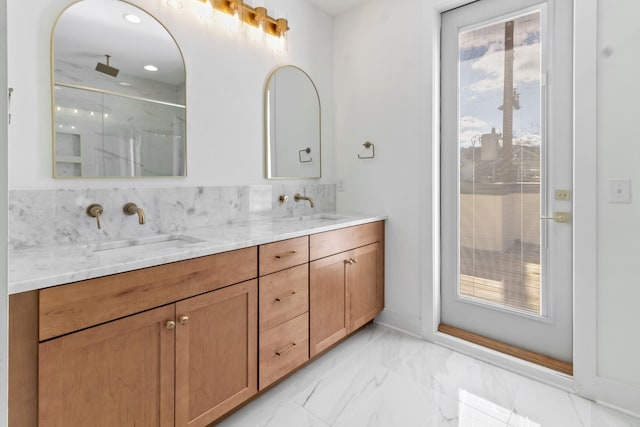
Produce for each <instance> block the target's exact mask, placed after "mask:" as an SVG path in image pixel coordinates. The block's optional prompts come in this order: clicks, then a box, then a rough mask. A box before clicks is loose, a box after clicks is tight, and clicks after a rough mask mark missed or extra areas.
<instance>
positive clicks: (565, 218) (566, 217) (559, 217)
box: [540, 212, 571, 224]
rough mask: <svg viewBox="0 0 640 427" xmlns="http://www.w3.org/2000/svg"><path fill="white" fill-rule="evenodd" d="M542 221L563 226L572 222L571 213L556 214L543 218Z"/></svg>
mask: <svg viewBox="0 0 640 427" xmlns="http://www.w3.org/2000/svg"><path fill="white" fill-rule="evenodd" d="M540 219H546V220H552V221H555V222H560V223H563V224H568V223H570V222H571V213H569V212H554V215H553V216H541V217H540Z"/></svg>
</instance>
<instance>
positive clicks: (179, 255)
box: [9, 213, 386, 294]
mask: <svg viewBox="0 0 640 427" xmlns="http://www.w3.org/2000/svg"><path fill="white" fill-rule="evenodd" d="M385 219H386V217H385V216H367V215H353V214H340V213H324V214H317V215H312V216H305V217H296V218H271V219H265V220H256V221H249V222H243V223H232V224H227V225H219V226H214V227H203V228H198V229H192V230H187V231H185V232H180V233H174V234H162V235H151V236H146V237H142V238H136V239H132V240H128V241H113V242H99V243H95V244H84V245H69V246H57V247H52V248H42V249H29V250H16V251H14V252H12V253H10V254H9V294H16V293H19V292H26V291H31V290H35V289H43V288H47V287H50V286H56V285H61V284H65V283H71V282H77V281H80V280H86V279H92V278H95V277H101V276H107V275H110V274H116V273H122V272H126V271H131V270H137V269H140V268H145V267H152V266H155V265H161V264H166V263H169V262H176V261H182V260H185V259H190V258H197V257H201V256H206V255H212V254H216V253H221V252H226V251H231V250H234V249H241V248H247V247H251V246H256V245H262V244H266V243H271V242H276V241H279V240H286V239H292V238H294V237H300V236H305V235H308V234H315V233H321V232H324V231H330V230H336V229H340V228H344V227H351V226H354V225H360V224H366V223H369V222H374V221H381V220H385Z"/></svg>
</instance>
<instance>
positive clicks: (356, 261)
mask: <svg viewBox="0 0 640 427" xmlns="http://www.w3.org/2000/svg"><path fill="white" fill-rule="evenodd" d="M358 246H359V247H358ZM309 247H310V254H311V259H312V261H311V262H310V266H309V353H310V356H311V357H314V356H316V355H318V354H319V353H321V352H322V351H324V350H326V349H327V348H329V347H331V346H332V345H333V344H335V343H337V342H338V341H340V340H341V339H342V338H344V337H345V336H347V335H348V334H350V333H351V332H353V331H355V330H356V329H358V328H359V327H361V326H362V325H364V324H366V323H367V322H369V321H371V320H373V318H374V317H375V316H376V315H378V314H379V313H380V312H381V311H382V309H383V308H384V223H383V222H376V223H371V224H365V225H360V226H356V227H350V228H345V229H340V230H335V231H329V232H326V233H319V234H315V235H312V236H311V237H310V243H309ZM334 251H335V252H337V253H333V252H334ZM332 253H333V254H332Z"/></svg>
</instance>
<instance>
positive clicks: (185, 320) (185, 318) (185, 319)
mask: <svg viewBox="0 0 640 427" xmlns="http://www.w3.org/2000/svg"><path fill="white" fill-rule="evenodd" d="M178 320H180V324H181V325H186V324H187V323H189V316H180V319H178Z"/></svg>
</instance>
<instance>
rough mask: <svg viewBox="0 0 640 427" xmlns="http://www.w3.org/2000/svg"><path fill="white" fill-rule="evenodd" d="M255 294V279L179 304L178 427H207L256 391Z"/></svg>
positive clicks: (256, 303)
mask: <svg viewBox="0 0 640 427" xmlns="http://www.w3.org/2000/svg"><path fill="white" fill-rule="evenodd" d="M257 293H258V292H257V281H256V280H251V281H248V282H244V283H240V284H237V285H232V286H229V287H227V288H224V289H220V290H217V291H214V292H209V293H207V294H203V295H200V296H197V297H194V298H189V299H187V300H184V301H181V302H178V303H177V304H176V316H177V326H176V426H178V427H184V426H206V425H208V424H210V423H211V422H213V421H214V420H216V419H217V418H219V417H220V416H221V415H223V414H225V413H226V412H228V411H229V410H231V409H233V408H234V407H236V406H238V405H239V404H241V403H242V402H244V401H245V400H247V399H248V398H249V397H251V396H253V395H254V394H255V393H256V392H257V389H258V385H257V383H258V381H257V369H258V362H257V352H258V350H257V341H258V336H257V329H258V327H257V322H258V319H257V311H258V300H257ZM185 316H186V317H187V318H188V319H184V317H185ZM181 319H183V321H181Z"/></svg>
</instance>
